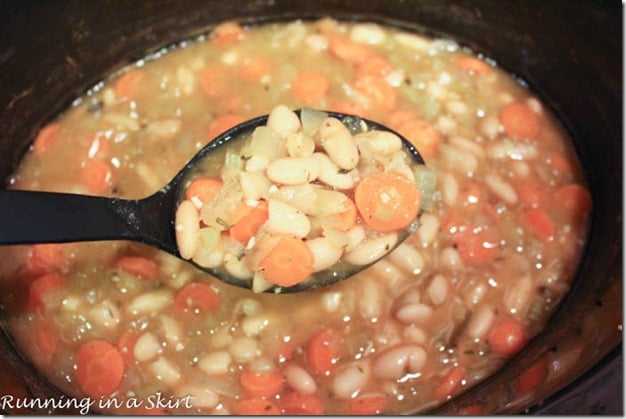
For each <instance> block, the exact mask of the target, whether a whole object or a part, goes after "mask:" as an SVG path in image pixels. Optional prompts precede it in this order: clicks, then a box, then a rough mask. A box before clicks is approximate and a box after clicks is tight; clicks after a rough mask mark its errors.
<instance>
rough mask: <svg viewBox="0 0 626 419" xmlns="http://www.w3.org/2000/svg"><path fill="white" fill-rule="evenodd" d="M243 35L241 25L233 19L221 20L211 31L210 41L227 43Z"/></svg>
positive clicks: (237, 39)
mask: <svg viewBox="0 0 626 419" xmlns="http://www.w3.org/2000/svg"><path fill="white" fill-rule="evenodd" d="M244 35H245V30H244V29H243V27H242V26H241V25H240V24H239V23H237V22H233V21H228V22H222V23H220V24H219V25H217V26H216V27H215V29H213V32H211V37H210V39H211V42H213V43H215V44H217V45H228V44H232V43H234V42H236V41H239V40H240V39H242V38H243V37H244Z"/></svg>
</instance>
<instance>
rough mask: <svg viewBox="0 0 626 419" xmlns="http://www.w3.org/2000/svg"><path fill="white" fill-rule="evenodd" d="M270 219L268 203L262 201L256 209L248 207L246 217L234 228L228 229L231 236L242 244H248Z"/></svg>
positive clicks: (237, 222)
mask: <svg viewBox="0 0 626 419" xmlns="http://www.w3.org/2000/svg"><path fill="white" fill-rule="evenodd" d="M268 218H269V212H268V207H267V202H266V201H261V202H260V203H259V205H257V206H256V207H247V211H246V213H245V215H244V216H243V217H241V218H239V220H238V221H236V222H235V224H234V225H233V226H231V227H230V228H229V229H228V232H229V234H230V236H231V237H232V238H233V239H235V240H237V241H238V242H240V243H248V241H250V239H251V238H252V237H254V236H255V235H256V233H257V231H258V230H259V227H261V225H263V223H264V222H265V221H267V219H268Z"/></svg>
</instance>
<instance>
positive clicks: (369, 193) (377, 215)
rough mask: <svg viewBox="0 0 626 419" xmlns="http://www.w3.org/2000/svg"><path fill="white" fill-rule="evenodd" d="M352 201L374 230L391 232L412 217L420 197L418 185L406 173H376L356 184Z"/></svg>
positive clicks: (411, 220)
mask: <svg viewBox="0 0 626 419" xmlns="http://www.w3.org/2000/svg"><path fill="white" fill-rule="evenodd" d="M354 201H355V203H356V207H357V209H358V210H359V213H360V214H361V218H362V219H363V222H364V223H365V224H367V225H368V226H369V227H370V228H372V229H374V230H376V231H380V232H390V231H397V230H400V229H403V228H405V227H406V226H408V225H409V224H411V223H412V222H413V221H414V220H415V218H416V217H417V214H418V212H419V209H420V203H421V196H420V192H419V189H418V188H417V185H415V183H414V182H412V181H411V180H409V179H408V178H407V177H406V176H404V175H402V174H400V173H396V172H376V173H372V174H370V175H368V176H366V177H364V178H363V179H361V181H360V182H359V183H358V184H357V186H356V189H355V191H354Z"/></svg>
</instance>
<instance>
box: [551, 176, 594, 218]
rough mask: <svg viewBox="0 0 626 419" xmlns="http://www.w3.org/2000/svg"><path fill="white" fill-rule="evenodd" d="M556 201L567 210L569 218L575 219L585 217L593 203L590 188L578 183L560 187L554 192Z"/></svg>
mask: <svg viewBox="0 0 626 419" xmlns="http://www.w3.org/2000/svg"><path fill="white" fill-rule="evenodd" d="M554 202H556V203H557V205H558V206H559V207H560V208H562V209H563V210H564V211H565V213H566V214H567V216H568V218H570V219H572V220H575V221H578V220H581V219H584V218H585V217H586V216H587V215H588V214H589V211H590V210H591V205H592V202H591V193H589V190H588V189H587V188H586V187H584V186H583V185H580V184H577V183H570V184H568V185H565V186H562V187H560V188H559V189H558V190H557V191H556V192H555V193H554Z"/></svg>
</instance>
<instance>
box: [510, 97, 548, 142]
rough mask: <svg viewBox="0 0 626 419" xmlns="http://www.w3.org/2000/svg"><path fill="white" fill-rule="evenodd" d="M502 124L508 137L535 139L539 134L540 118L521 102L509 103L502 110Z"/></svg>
mask: <svg viewBox="0 0 626 419" xmlns="http://www.w3.org/2000/svg"><path fill="white" fill-rule="evenodd" d="M500 123H501V124H502V126H504V131H505V132H506V133H507V135H509V136H511V137H513V138H515V139H517V140H524V139H534V138H536V137H537V135H538V134H539V128H540V122H539V117H538V116H537V114H536V113H535V112H534V111H533V110H532V109H530V108H529V107H528V106H527V105H525V104H523V103H520V102H513V103H509V104H508V105H505V106H503V107H502V109H500Z"/></svg>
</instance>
